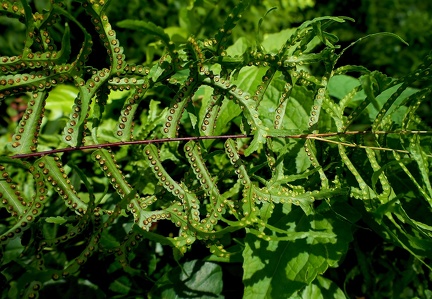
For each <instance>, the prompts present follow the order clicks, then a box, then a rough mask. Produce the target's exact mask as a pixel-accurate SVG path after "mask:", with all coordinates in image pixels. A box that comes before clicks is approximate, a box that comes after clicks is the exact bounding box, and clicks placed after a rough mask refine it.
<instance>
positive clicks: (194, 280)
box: [149, 260, 223, 299]
mask: <svg viewBox="0 0 432 299" xmlns="http://www.w3.org/2000/svg"><path fill="white" fill-rule="evenodd" d="M222 283H223V282H222V269H221V267H220V266H219V265H218V264H215V263H211V262H203V261H200V260H193V261H190V262H186V263H185V264H183V265H182V267H177V268H175V269H173V270H172V271H170V272H169V273H167V274H165V275H164V276H163V277H162V278H161V279H159V280H158V281H157V282H156V285H155V287H154V288H153V289H152V290H151V292H150V294H149V298H166V299H171V298H203V299H204V298H208V299H210V298H223V296H222V294H221V293H222Z"/></svg>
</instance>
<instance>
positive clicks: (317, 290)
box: [292, 275, 346, 299]
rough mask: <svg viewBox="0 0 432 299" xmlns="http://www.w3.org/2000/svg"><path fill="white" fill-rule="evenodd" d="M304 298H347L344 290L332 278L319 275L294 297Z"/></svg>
mask: <svg viewBox="0 0 432 299" xmlns="http://www.w3.org/2000/svg"><path fill="white" fill-rule="evenodd" d="M292 298H293V299H294V298H302V299H346V296H345V294H344V292H343V291H342V290H341V289H340V288H338V286H337V285H336V284H335V283H334V282H332V281H331V280H329V279H327V278H324V277H322V276H321V275H318V276H317V278H316V279H315V280H314V281H313V282H312V283H311V284H310V285H308V286H306V287H305V288H304V290H303V291H301V292H300V295H298V297H297V296H295V297H292Z"/></svg>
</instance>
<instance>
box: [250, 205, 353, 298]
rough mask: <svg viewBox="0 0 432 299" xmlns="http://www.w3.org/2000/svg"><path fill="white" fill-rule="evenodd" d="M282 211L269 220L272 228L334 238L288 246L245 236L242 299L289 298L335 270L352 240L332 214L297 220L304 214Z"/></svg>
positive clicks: (292, 243)
mask: <svg viewBox="0 0 432 299" xmlns="http://www.w3.org/2000/svg"><path fill="white" fill-rule="evenodd" d="M284 207H285V208H284V210H283V211H280V210H276V212H274V214H273V217H272V218H271V219H270V222H272V221H275V222H274V223H273V225H274V226H278V225H279V228H281V229H283V230H286V231H287V232H288V233H289V231H291V230H292V231H296V232H299V231H305V232H308V231H310V232H312V231H316V232H323V233H333V234H334V237H332V238H328V235H326V237H322V238H321V237H316V236H315V237H307V238H305V239H298V240H296V241H294V242H288V241H265V240H263V239H259V238H258V237H256V236H255V235H252V234H247V236H246V238H245V241H246V243H245V244H246V247H245V250H244V251H243V258H244V264H243V270H244V274H243V281H244V284H245V293H244V298H289V297H290V296H292V295H293V294H295V292H297V291H299V290H301V289H302V288H304V287H305V286H307V285H308V284H310V283H311V282H312V281H313V280H314V279H315V278H316V277H317V275H319V274H322V273H324V272H325V270H327V268H328V267H332V266H336V265H337V264H338V262H339V260H340V259H341V258H342V257H343V256H344V254H345V252H346V251H347V249H348V244H349V242H350V241H351V239H352V236H351V231H350V230H351V228H350V225H348V224H347V223H346V222H344V221H341V220H339V219H338V218H337V217H336V216H335V215H334V214H332V213H333V212H328V213H326V214H325V215H326V217H325V218H324V217H323V216H324V215H311V216H300V215H299V213H303V211H301V210H299V209H294V210H291V209H290V208H287V206H286V205H285V206H284ZM286 213H287V214H286ZM299 216H300V217H299ZM306 234H307V233H306ZM323 235H324V234H323ZM275 256H277V257H278V258H277V259H275V258H274V257H275Z"/></svg>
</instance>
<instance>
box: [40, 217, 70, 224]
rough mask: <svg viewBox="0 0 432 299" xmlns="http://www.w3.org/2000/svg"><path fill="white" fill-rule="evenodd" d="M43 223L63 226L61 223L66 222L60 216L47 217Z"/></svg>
mask: <svg viewBox="0 0 432 299" xmlns="http://www.w3.org/2000/svg"><path fill="white" fill-rule="evenodd" d="M45 221H46V222H48V223H55V224H63V223H66V222H67V220H66V219H65V218H64V217H61V216H57V217H47V218H46V219H45Z"/></svg>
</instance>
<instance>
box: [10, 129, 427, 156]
mask: <svg viewBox="0 0 432 299" xmlns="http://www.w3.org/2000/svg"><path fill="white" fill-rule="evenodd" d="M360 134H432V131H394V132H387V131H375V132H372V131H346V132H330V133H311V134H307V133H305V134H296V135H284V136H267V138H305V139H317V140H318V139H319V138H324V137H332V136H338V135H360ZM252 137H253V135H245V134H239V135H221V136H190V137H177V138H161V139H149V140H134V141H120V142H109V143H102V144H91V145H83V146H77V147H67V148H60V149H53V150H47V151H41V152H34V153H27V154H17V155H14V156H11V158H12V159H25V158H31V157H43V156H45V155H52V154H56V153H65V152H71V151H78V150H81V151H83V150H90V149H100V148H106V147H117V146H123V145H136V144H151V143H165V142H174V141H190V140H195V141H197V140H208V139H230V138H232V139H239V138H252ZM319 140H321V141H324V140H322V139H319Z"/></svg>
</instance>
